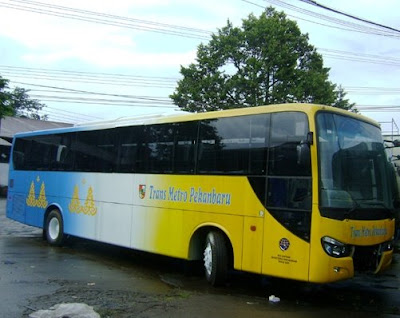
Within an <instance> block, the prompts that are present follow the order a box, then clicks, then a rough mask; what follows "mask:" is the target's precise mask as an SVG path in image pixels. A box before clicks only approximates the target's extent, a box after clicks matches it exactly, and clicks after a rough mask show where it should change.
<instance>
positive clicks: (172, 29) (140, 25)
mask: <svg viewBox="0 0 400 318" xmlns="http://www.w3.org/2000/svg"><path fill="white" fill-rule="evenodd" d="M10 2H11V3H10ZM0 6H2V7H5V8H9V9H15V10H21V11H28V12H32V13H39V14H44V15H50V16H56V17H60V18H66V19H72V20H79V21H85V22H92V23H97V24H103V25H110V26H118V27H122V28H128V29H135V30H141V31H150V32H156V33H161V34H168V35H175V36H181V37H186V38H193V39H201V40H209V39H210V36H211V34H212V32H210V31H207V30H202V29H196V28H189V27H184V26H179V25H172V24H165V23H159V22H153V21H147V20H140V19H134V18H127V17H122V16H117V15H111V14H106V13H101V12H94V11H89V10H81V9H75V8H70V7H64V6H58V5H53V4H47V3H41V2H36V1H27V0H8V2H4V1H1V2H0Z"/></svg>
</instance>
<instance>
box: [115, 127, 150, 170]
mask: <svg viewBox="0 0 400 318" xmlns="http://www.w3.org/2000/svg"><path fill="white" fill-rule="evenodd" d="M117 130H118V135H119V145H120V149H119V151H120V157H119V169H118V171H120V172H137V171H138V166H139V165H141V164H142V163H141V162H139V155H138V154H139V148H140V146H141V145H142V143H143V139H144V137H143V133H144V126H134V127H123V128H118V129H117Z"/></svg>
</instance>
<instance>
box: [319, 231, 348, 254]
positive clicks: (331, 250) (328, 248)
mask: <svg viewBox="0 0 400 318" xmlns="http://www.w3.org/2000/svg"><path fill="white" fill-rule="evenodd" d="M321 244H322V247H323V249H324V251H325V252H326V254H328V255H329V256H332V257H336V258H339V257H346V256H350V255H351V254H352V252H353V247H352V246H350V245H346V244H344V243H342V242H339V241H337V240H335V239H333V238H331V237H329V236H324V237H323V238H322V239H321Z"/></svg>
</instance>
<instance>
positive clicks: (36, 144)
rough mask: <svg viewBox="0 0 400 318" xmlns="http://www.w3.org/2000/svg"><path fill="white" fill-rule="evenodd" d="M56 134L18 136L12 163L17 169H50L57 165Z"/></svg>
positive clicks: (57, 142)
mask: <svg viewBox="0 0 400 318" xmlns="http://www.w3.org/2000/svg"><path fill="white" fill-rule="evenodd" d="M59 143H60V136H58V135H42V136H34V137H30V138H29V137H28V138H18V139H17V140H16V142H15V147H14V154H13V163H14V168H15V169H18V170H50V169H56V167H57V162H56V160H57V151H58V145H59Z"/></svg>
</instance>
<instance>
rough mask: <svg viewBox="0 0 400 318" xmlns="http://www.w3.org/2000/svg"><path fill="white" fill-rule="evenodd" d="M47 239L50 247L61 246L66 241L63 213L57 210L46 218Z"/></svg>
mask: <svg viewBox="0 0 400 318" xmlns="http://www.w3.org/2000/svg"><path fill="white" fill-rule="evenodd" d="M45 231H46V239H47V242H49V244H50V245H53V246H60V245H62V243H63V240H64V224H63V219H62V216H61V213H60V211H59V210H57V209H55V210H52V211H50V213H49V214H48V216H47V218H46V226H45Z"/></svg>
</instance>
